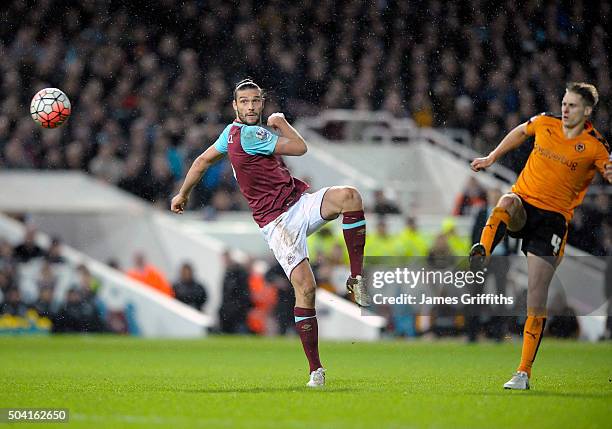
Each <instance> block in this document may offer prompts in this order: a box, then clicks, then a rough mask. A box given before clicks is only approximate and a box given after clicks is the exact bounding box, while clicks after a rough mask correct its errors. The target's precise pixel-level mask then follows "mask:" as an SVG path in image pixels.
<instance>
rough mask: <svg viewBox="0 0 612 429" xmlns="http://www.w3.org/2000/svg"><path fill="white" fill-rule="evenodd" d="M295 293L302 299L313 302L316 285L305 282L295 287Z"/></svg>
mask: <svg viewBox="0 0 612 429" xmlns="http://www.w3.org/2000/svg"><path fill="white" fill-rule="evenodd" d="M295 293H296V295H299V296H300V298H302V300H303V301H306V302H312V303H314V299H315V293H316V286H315V285H314V284H312V283H311V282H307V283H304V284H301V285H296V287H295Z"/></svg>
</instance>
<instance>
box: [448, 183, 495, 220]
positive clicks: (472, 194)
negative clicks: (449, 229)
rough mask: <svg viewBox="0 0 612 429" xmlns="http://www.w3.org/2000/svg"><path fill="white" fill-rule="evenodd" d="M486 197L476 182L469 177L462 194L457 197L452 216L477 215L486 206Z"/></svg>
mask: <svg viewBox="0 0 612 429" xmlns="http://www.w3.org/2000/svg"><path fill="white" fill-rule="evenodd" d="M486 195H487V194H486V191H485V190H484V188H483V187H482V186H481V185H480V183H478V180H476V179H475V178H474V177H470V178H469V179H468V182H467V184H466V185H465V189H464V190H463V192H461V193H460V194H459V195H458V196H457V199H456V201H455V208H454V209H453V216H469V215H473V214H475V213H477V212H478V210H480V209H481V208H482V207H484V206H485V205H486V203H487V200H486V198H487V197H486Z"/></svg>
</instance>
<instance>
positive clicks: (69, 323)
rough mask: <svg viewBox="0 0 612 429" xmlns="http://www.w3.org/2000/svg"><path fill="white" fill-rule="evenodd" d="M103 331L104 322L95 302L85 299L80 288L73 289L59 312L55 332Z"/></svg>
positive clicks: (54, 326) (54, 325) (54, 324)
mask: <svg viewBox="0 0 612 429" xmlns="http://www.w3.org/2000/svg"><path fill="white" fill-rule="evenodd" d="M102 330H103V325H102V321H101V319H100V316H99V315H98V311H97V309H96V307H95V305H94V304H93V302H91V301H90V300H87V299H85V298H84V297H83V294H82V291H81V290H80V289H79V288H77V287H73V288H71V289H70V290H69V291H68V294H67V296H66V302H65V303H64V305H62V307H61V308H60V309H59V311H58V312H57V317H56V318H55V320H54V323H53V332H101V331H102Z"/></svg>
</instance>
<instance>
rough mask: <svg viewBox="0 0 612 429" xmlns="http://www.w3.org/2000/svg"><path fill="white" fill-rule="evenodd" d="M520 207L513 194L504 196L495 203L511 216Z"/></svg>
mask: <svg viewBox="0 0 612 429" xmlns="http://www.w3.org/2000/svg"><path fill="white" fill-rule="evenodd" d="M519 205H520V200H519V199H518V197H517V196H516V195H514V194H505V195H502V197H501V198H500V199H499V202H498V203H497V207H502V208H504V209H506V210H507V211H508V213H510V214H512V213H514V212H515V211H516V210H518V208H519Z"/></svg>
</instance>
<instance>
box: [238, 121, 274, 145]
mask: <svg viewBox="0 0 612 429" xmlns="http://www.w3.org/2000/svg"><path fill="white" fill-rule="evenodd" d="M240 135H241V136H242V138H243V139H245V140H246V141H250V142H266V141H268V140H270V139H271V137H272V133H271V132H270V131H268V130H267V129H265V128H264V127H262V126H260V125H243V126H242V129H241V130H240Z"/></svg>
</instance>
